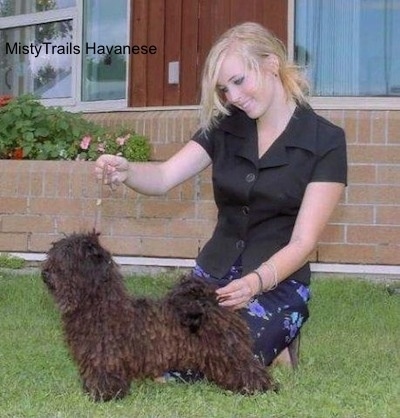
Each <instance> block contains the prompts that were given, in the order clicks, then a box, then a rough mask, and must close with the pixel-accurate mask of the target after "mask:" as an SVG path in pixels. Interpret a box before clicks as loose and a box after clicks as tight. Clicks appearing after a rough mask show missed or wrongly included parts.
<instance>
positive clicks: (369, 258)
mask: <svg viewBox="0 0 400 418" xmlns="http://www.w3.org/2000/svg"><path fill="white" fill-rule="evenodd" d="M318 261H319V262H321V263H343V264H349V263H352V264H354V263H356V264H358V263H361V264H375V263H376V262H377V257H376V246H375V245H362V244H361V245H348V244H341V245H335V244H321V245H319V246H318Z"/></svg>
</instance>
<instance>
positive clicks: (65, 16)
mask: <svg viewBox="0 0 400 418" xmlns="http://www.w3.org/2000/svg"><path fill="white" fill-rule="evenodd" d="M75 17H76V7H75V6H74V7H68V8H65V9H57V10H47V11H45V12H36V13H28V14H21V15H15V16H7V17H2V18H0V29H12V28H18V27H24V26H32V25H39V24H42V23H51V22H57V21H60V20H71V19H74V18H75Z"/></svg>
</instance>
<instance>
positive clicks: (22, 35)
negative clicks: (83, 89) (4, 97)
mask: <svg viewBox="0 0 400 418" xmlns="http://www.w3.org/2000/svg"><path fill="white" fill-rule="evenodd" d="M71 45H72V21H71V20H65V21H59V22H53V23H45V24H39V25H32V26H24V27H17V28H10V29H4V30H1V31H0V93H1V94H10V95H13V96H16V95H21V94H24V93H28V92H29V93H34V94H35V95H37V96H38V97H41V98H60V97H71V94H72V91H71V71H72V51H71Z"/></svg>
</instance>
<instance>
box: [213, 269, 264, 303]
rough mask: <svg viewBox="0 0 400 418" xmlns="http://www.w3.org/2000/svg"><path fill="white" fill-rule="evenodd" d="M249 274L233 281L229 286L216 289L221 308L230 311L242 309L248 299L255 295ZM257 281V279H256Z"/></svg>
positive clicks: (255, 291)
mask: <svg viewBox="0 0 400 418" xmlns="http://www.w3.org/2000/svg"><path fill="white" fill-rule="evenodd" d="M252 276H253V275H251V274H248V275H247V276H244V277H242V278H240V279H237V280H233V281H232V282H230V283H229V284H227V285H226V286H224V287H221V288H220V289H217V291H216V292H217V299H218V301H219V304H220V305H221V306H225V307H227V308H231V309H234V310H236V309H240V308H244V307H245V306H246V305H247V304H248V303H249V301H250V299H251V298H252V297H253V296H254V295H255V294H256V293H257V290H255V289H254V287H256V286H255V285H254V281H253V280H252ZM256 280H257V277H256Z"/></svg>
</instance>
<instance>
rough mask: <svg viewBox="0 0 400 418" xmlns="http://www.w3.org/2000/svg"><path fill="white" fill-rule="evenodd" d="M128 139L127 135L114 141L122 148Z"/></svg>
mask: <svg viewBox="0 0 400 418" xmlns="http://www.w3.org/2000/svg"><path fill="white" fill-rule="evenodd" d="M128 138H129V134H128V135H125V136H119V137H118V138H117V139H116V140H115V141H116V142H117V144H118V145H119V146H122V145H124V144H125V141H126V140H127V139H128Z"/></svg>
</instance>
